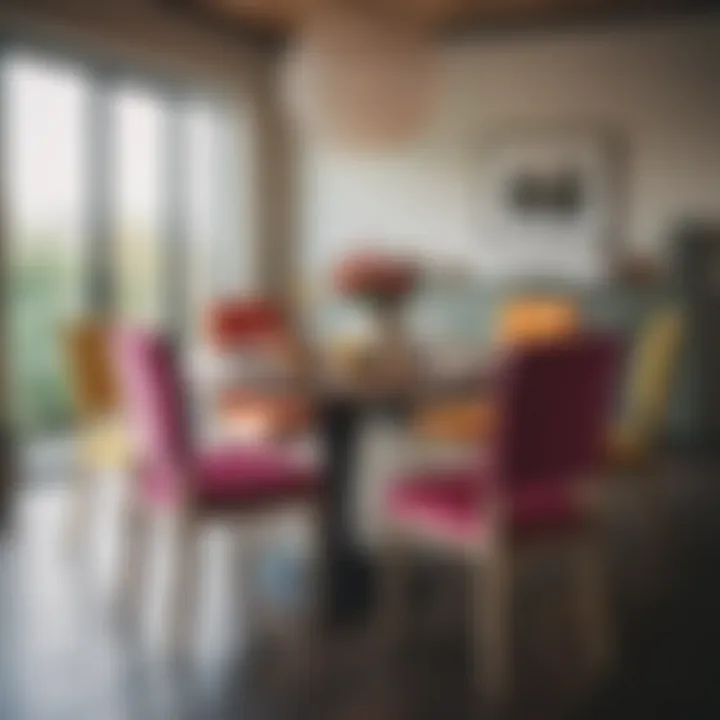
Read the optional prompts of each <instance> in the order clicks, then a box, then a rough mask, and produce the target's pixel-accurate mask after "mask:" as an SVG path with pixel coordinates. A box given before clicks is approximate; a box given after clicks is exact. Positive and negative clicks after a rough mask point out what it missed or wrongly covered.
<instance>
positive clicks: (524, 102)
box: [301, 18, 720, 271]
mask: <svg viewBox="0 0 720 720" xmlns="http://www.w3.org/2000/svg"><path fill="white" fill-rule="evenodd" d="M445 61H446V67H447V97H446V98H445V101H444V103H443V106H442V108H441V111H440V112H439V115H438V117H437V118H436V121H435V122H434V123H433V126H432V128H431V129H430V130H429V131H428V133H427V134H426V136H425V137H423V138H422V140H421V141H419V142H416V143H415V144H414V145H413V146H412V147H408V148H405V149H403V150H399V151H397V152H396V153H394V154H392V155H390V154H387V155H384V156H376V157H372V156H359V155H351V154H343V153H342V152H339V151H338V150H337V149H330V148H327V147H325V148H323V147H317V146H315V147H309V146H308V147H306V148H305V152H304V156H303V163H302V168H303V170H302V183H301V188H302V192H303V195H302V198H301V200H302V202H301V208H302V240H303V243H304V245H303V253H302V256H303V258H304V267H305V269H306V270H309V271H312V270H313V269H314V270H315V271H317V270H320V269H321V267H322V266H324V265H325V263H326V262H327V261H328V260H330V259H331V258H332V257H334V256H336V255H337V253H338V252H340V251H341V250H342V249H343V248H347V247H348V246H349V245H351V244H352V243H357V242H359V241H363V240H371V241H372V240H378V241H388V242H393V243H397V244H399V245H403V244H405V245H409V246H411V247H415V248H419V249H421V250H424V251H427V252H429V253H431V254H433V255H435V256H437V257H446V258H452V259H454V260H460V261H461V262H463V263H465V262H468V261H469V262H470V263H472V262H473V261H475V259H476V256H477V252H478V237H477V236H478V232H479V230H478V228H479V219H478V217H477V213H478V211H477V209H476V207H477V202H475V200H474V198H473V190H474V182H477V178H478V176H479V175H478V174H479V173H480V172H481V156H482V155H481V147H482V144H483V143H484V142H485V141H486V140H487V139H488V138H489V137H492V135H493V134H494V133H496V132H497V131H498V130H500V131H502V130H503V129H504V128H506V127H507V126H508V125H510V126H518V127H520V128H523V127H525V128H527V129H528V130H529V131H532V129H533V128H534V127H537V126H542V127H553V126H554V125H557V126H559V127H563V126H567V125H580V126H584V125H587V126H594V125H599V126H607V127H609V128H610V129H614V130H616V131H618V132H619V133H621V135H622V137H624V139H625V141H626V144H627V146H628V150H629V157H628V160H629V165H628V174H627V182H628V188H627V203H628V208H627V212H628V218H627V224H626V230H625V235H626V238H627V240H626V242H627V243H628V244H629V245H630V246H632V247H634V248H639V249H643V250H649V251H651V252H656V251H660V249H661V248H662V247H663V244H664V240H665V239H666V237H667V234H668V229H669V227H670V225H671V223H672V222H673V221H674V220H675V219H676V218H678V216H681V215H684V214H686V213H693V212H697V213H703V212H704V213H712V214H713V215H718V214H720V18H715V19H712V18H711V19H705V20H703V21H695V22H686V23H684V24H682V25H669V24H664V25H658V26H653V27H647V26H646V27H629V28H625V29H622V30H620V29H607V28H606V29H598V30H594V31H589V30H588V31H584V32H577V31H576V32H570V31H565V32H562V33H561V32H557V33H553V34H551V33H547V34H541V33H533V34H531V33H526V34H517V35H515V36H513V37H505V38H501V37H487V38H486V39H479V40H475V41H474V42H473V43H472V44H467V45H464V46H460V47H455V48H452V49H448V50H447V52H446V56H445Z"/></svg>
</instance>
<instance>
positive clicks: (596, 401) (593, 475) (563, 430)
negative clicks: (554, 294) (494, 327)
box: [387, 335, 620, 702]
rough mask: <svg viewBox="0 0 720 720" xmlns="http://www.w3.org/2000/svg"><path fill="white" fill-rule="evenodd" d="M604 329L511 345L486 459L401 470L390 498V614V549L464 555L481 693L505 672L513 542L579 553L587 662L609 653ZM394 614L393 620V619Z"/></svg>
mask: <svg viewBox="0 0 720 720" xmlns="http://www.w3.org/2000/svg"><path fill="white" fill-rule="evenodd" d="M619 355H620V353H619V344H618V342H617V341H616V339H614V338H613V337H610V336H607V335H581V336H578V337H577V338H573V339H568V340H563V341H561V342H555V343H552V344H548V345H544V346H538V347H529V348H525V349H523V350H520V349H517V350H515V351H512V352H511V354H510V355H508V356H507V359H506V360H505V361H504V362H503V363H502V364H501V365H500V366H499V367H500V370H499V377H498V382H497V385H496V393H497V398H496V402H497V407H498V413H499V414H498V425H497V428H496V430H495V434H494V436H493V438H492V440H491V442H490V445H489V447H488V448H487V455H486V456H485V457H486V460H485V462H483V463H478V464H476V465H475V466H474V467H467V468H463V469H459V470H458V469H455V470H438V471H431V472H424V473H420V474H418V475H416V476H414V477H408V478H404V479H402V480H401V481H400V482H399V483H398V484H397V485H396V486H395V487H394V488H393V489H392V491H391V493H390V495H389V498H388V505H387V514H388V523H389V529H390V532H391V537H390V539H391V544H390V549H391V550H392V552H391V554H390V556H389V558H388V559H389V561H390V565H389V569H388V576H387V578H388V582H389V583H391V585H390V587H389V589H388V592H390V593H391V597H389V598H388V603H389V604H388V610H389V611H390V612H391V614H392V615H395V613H398V612H399V608H398V604H397V603H398V601H399V585H400V583H401V582H402V581H400V580H399V579H398V578H399V577H401V569H402V567H403V565H404V563H399V564H398V555H397V553H398V552H402V549H403V548H407V545H408V544H409V543H423V544H430V545H432V546H435V547H440V548H443V549H445V550H448V551H451V552H455V553H458V554H461V556H462V557H464V558H466V559H467V560H468V561H469V563H470V566H471V568H472V571H473V575H474V576H475V575H476V574H477V580H478V581H477V582H474V583H473V587H474V588H476V591H477V592H478V594H479V595H480V594H481V595H482V599H481V598H480V597H478V598H476V599H473V608H476V609H475V610H474V613H475V615H476V617H475V622H476V624H477V651H478V654H479V655H480V657H479V658H478V660H479V662H478V668H479V672H478V680H480V681H481V683H482V687H483V688H484V691H485V694H486V697H487V699H488V700H489V701H491V702H493V701H498V700H503V699H505V698H506V697H507V692H508V690H509V689H510V684H511V683H510V678H511V642H512V636H511V632H510V631H511V610H510V609H511V607H512V592H511V588H512V570H513V563H514V561H515V560H516V559H517V557H516V555H515V551H516V550H518V549H524V548H527V547H531V546H532V545H534V544H536V543H537V542H539V541H545V540H548V539H550V540H552V539H556V538H561V539H562V540H563V541H564V542H566V543H568V544H569V549H571V550H572V551H574V552H575V553H576V557H577V564H576V565H575V568H576V572H577V574H578V577H577V580H578V600H579V606H578V608H579V610H580V611H581V612H582V614H583V619H584V627H585V630H586V632H587V642H588V645H589V648H588V649H589V651H590V652H591V653H592V658H593V660H595V661H598V662H599V661H602V660H606V659H607V658H608V653H609V646H608V644H609V640H610V635H609V628H608V621H607V620H608V619H607V608H606V607H605V605H604V603H603V597H602V596H603V594H604V593H603V583H602V572H601V570H602V568H601V556H600V548H599V536H598V533H597V532H596V529H597V525H596V520H597V516H598V512H597V511H598V506H597V504H596V502H594V501H593V498H594V497H596V495H593V494H592V493H591V492H589V490H592V488H593V487H594V486H595V485H596V484H597V481H598V480H599V478H598V470H599V468H600V467H601V464H602V459H603V450H604V430H605V428H606V417H607V411H608V410H609V405H610V400H611V395H612V390H613V388H614V385H615V379H616V373H617V369H618V364H619V363H618V360H619ZM396 620H397V618H395V621H396Z"/></svg>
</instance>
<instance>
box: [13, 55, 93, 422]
mask: <svg viewBox="0 0 720 720" xmlns="http://www.w3.org/2000/svg"><path fill="white" fill-rule="evenodd" d="M2 82H3V88H2V90H3V100H4V103H3V106H4V117H3V121H4V122H3V138H2V142H3V154H2V156H3V158H4V159H5V160H4V162H5V166H4V167H3V168H2V170H3V175H4V178H3V180H4V186H5V188H6V192H7V195H6V198H7V218H6V219H7V230H8V238H9V248H8V250H9V257H8V275H9V283H8V286H9V297H8V302H9V309H10V326H11V360H12V362H11V373H12V379H13V383H12V387H13V389H14V391H15V398H14V417H15V419H16V422H17V423H18V425H19V428H20V429H21V430H23V431H26V432H28V433H31V434H35V433H38V432H41V431H45V430H47V429H50V428H53V427H56V426H58V425H61V424H63V423H64V422H66V421H67V419H68V417H69V412H70V403H69V400H68V397H67V391H66V387H65V381H64V368H63V363H62V355H61V352H60V347H59V335H60V331H61V328H62V325H63V323H64V322H66V321H67V320H68V319H69V318H71V317H73V316H76V315H77V314H79V313H80V312H81V311H82V310H83V309H84V307H83V306H84V302H85V289H86V287H87V282H86V280H87V278H86V276H85V273H86V270H87V268H86V265H85V260H86V258H87V242H86V241H87V228H86V190H87V185H86V182H85V180H86V175H85V170H86V162H87V157H86V152H87V146H86V143H85V138H86V135H87V128H86V124H85V123H86V118H87V106H88V101H89V89H88V85H87V83H86V81H85V80H84V78H83V77H81V76H80V75H79V74H77V73H75V72H74V71H73V70H72V69H69V68H66V67H64V66H58V65H54V64H47V63H44V62H42V60H39V59H36V58H34V57H30V56H25V55H22V56H21V55H18V56H13V57H10V58H8V59H7V60H6V62H5V63H4V64H3V67H2Z"/></svg>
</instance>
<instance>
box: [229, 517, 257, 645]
mask: <svg viewBox="0 0 720 720" xmlns="http://www.w3.org/2000/svg"><path fill="white" fill-rule="evenodd" d="M253 530H255V528H252V527H246V526H244V525H243V526H241V527H238V528H237V529H236V531H235V533H234V535H235V537H234V538H233V541H234V547H233V549H234V553H233V557H234V564H235V601H236V602H237V603H238V604H241V605H242V628H238V629H239V630H241V631H242V638H238V639H239V640H241V641H242V642H243V643H244V644H252V643H253V641H254V640H256V639H257V636H258V635H259V634H261V632H262V630H263V629H264V624H265V623H264V617H263V615H264V613H263V612H262V610H263V608H262V605H261V603H260V599H259V597H258V588H257V581H258V578H257V567H258V553H259V550H258V546H257V539H258V538H257V536H256V534H255V533H254V532H253Z"/></svg>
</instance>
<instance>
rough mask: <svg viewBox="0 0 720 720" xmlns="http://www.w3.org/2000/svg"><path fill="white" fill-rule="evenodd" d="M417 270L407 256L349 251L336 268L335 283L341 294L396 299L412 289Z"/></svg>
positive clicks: (417, 277)
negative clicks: (350, 253)
mask: <svg viewBox="0 0 720 720" xmlns="http://www.w3.org/2000/svg"><path fill="white" fill-rule="evenodd" d="M419 276H420V272H419V267H418V264H417V262H415V261H414V260H413V259H411V258H408V257H402V256H398V255H386V254H382V253H379V252H362V253H355V254H353V255H349V256H348V257H347V258H345V259H344V260H343V261H342V262H341V263H340V264H339V265H338V266H337V268H336V270H335V278H334V279H335V287H336V288H337V290H338V291H339V292H340V293H342V294H344V295H351V296H355V297H360V298H367V299H375V300H381V301H391V300H397V299H400V298H402V297H405V296H406V295H408V294H409V293H410V292H412V291H413V290H414V289H415V286H416V284H417V282H418V280H419Z"/></svg>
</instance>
